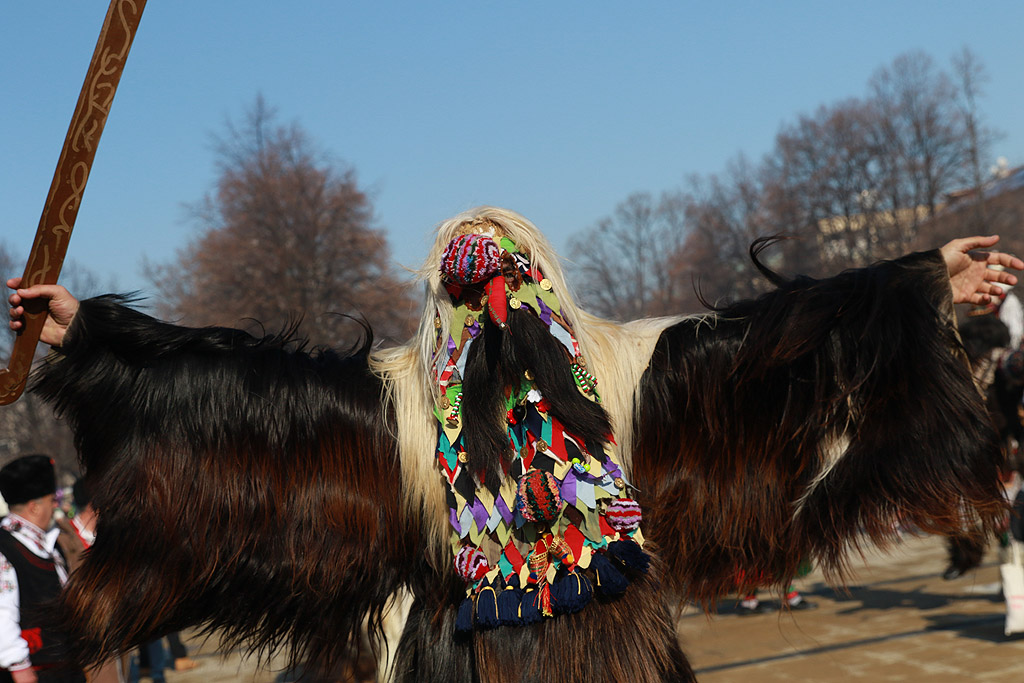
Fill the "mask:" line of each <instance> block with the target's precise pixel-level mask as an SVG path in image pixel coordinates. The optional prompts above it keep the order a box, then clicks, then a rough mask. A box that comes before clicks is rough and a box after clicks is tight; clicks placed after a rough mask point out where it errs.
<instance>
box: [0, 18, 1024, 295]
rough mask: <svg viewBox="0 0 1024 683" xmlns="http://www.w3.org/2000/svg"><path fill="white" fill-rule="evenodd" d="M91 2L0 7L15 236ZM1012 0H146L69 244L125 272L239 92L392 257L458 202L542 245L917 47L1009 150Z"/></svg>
mask: <svg viewBox="0 0 1024 683" xmlns="http://www.w3.org/2000/svg"><path fill="white" fill-rule="evenodd" d="M106 6H107V3H106V2H105V1H104V0H60V1H58V0H33V2H7V3H4V7H3V10H2V14H0V17H2V19H0V21H2V24H0V38H2V39H0V85H2V90H3V97H2V98H0V122H2V123H3V125H2V126H0V203H2V206H3V218H2V221H0V239H2V240H4V241H5V242H6V243H7V244H8V246H9V247H12V248H13V249H14V250H15V251H16V252H17V253H18V254H19V256H21V255H23V254H27V251H28V248H29V246H30V244H31V238H32V236H33V234H34V231H35V228H36V225H37V223H38V221H39V214H40V211H41V209H42V202H43V200H44V198H45V195H46V191H47V189H48V188H49V184H50V179H51V176H52V173H53V168H54V164H55V163H56V160H57V157H58V154H59V152H60V146H61V144H62V143H63V140H64V135H65V132H66V130H67V124H68V121H69V119H70V116H71V110H72V107H73V106H74V103H75V100H76V99H77V96H78V90H79V88H80V87H81V83H82V79H83V77H84V75H85V69H86V67H87V65H88V61H89V57H90V56H91V54H92V50H93V47H94V45H95V40H96V36H97V34H98V31H99V27H100V23H101V22H102V19H103V15H104V13H105V11H106ZM1022 30H1024V3H1021V2H1011V1H1009V0H1003V1H995V2H986V3H965V2H962V1H960V2H948V1H941V0H932V1H929V2H924V1H917V2H907V1H904V2H900V1H894V0H885V1H875V0H870V1H862V2H848V1H847V2H836V1H825V0H819V1H817V2H765V1H761V2H714V3H712V2H703V3H694V2H681V1H680V2H636V3H625V2H601V1H595V0H591V1H589V2H575V1H574V2H551V1H550V0H548V2H505V3H496V2H486V1H481V0H477V1H475V2H439V3H411V2H410V3H396V2H388V1H387V0H381V1H378V2H374V3H353V2H341V1H338V0H334V1H319V0H308V1H306V2H301V3H296V2H274V3H269V2H257V1H253V0H247V1H244V2H243V1H241V0H216V1H211V0H203V1H200V0H173V1H169V0H151V2H150V3H149V6H148V7H147V9H146V12H145V16H144V17H143V20H142V27H141V29H140V31H139V34H138V37H137V38H136V42H135V46H134V47H133V50H132V54H131V57H130V58H129V61H128V67H127V70H126V72H125V75H124V77H123V78H122V81H121V87H120V90H119V91H118V95H117V99H116V101H115V102H114V107H113V112H112V114H111V116H110V119H109V121H108V123H107V128H106V131H105V133H104V136H103V140H102V142H101V145H100V148H99V152H98V154H97V158H96V161H95V164H94V166H93V171H92V176H91V178H90V181H89V187H88V190H87V191H86V194H85V199H84V204H83V206H82V209H81V211H80V213H79V217H78V224H77V226H76V229H75V234H74V236H73V238H72V240H71V247H70V251H69V258H70V259H72V260H74V261H76V262H78V263H80V264H82V265H83V266H85V267H87V268H90V269H92V270H94V271H96V272H97V273H99V274H100V275H101V276H102V277H103V278H104V279H106V280H108V281H109V280H110V279H111V278H113V279H114V280H116V283H117V286H118V287H119V288H120V289H122V290H129V289H142V290H147V289H148V283H147V282H146V280H145V279H144V278H143V277H142V275H141V271H140V262H141V260H142V259H143V258H144V257H145V258H148V259H149V260H151V261H154V262H164V261H167V260H170V259H172V258H173V257H174V253H175V249H177V248H180V247H182V246H184V245H185V244H186V243H187V241H188V240H189V238H190V237H192V236H194V235H195V230H196V228H195V226H194V225H193V224H192V223H190V222H189V221H188V220H187V214H186V212H185V210H184V209H183V204H185V203H188V202H194V201H196V200H198V199H200V198H201V197H202V196H203V194H204V192H206V191H207V190H208V189H209V188H210V187H211V184H212V182H213V180H214V165H213V160H214V155H213V152H212V150H211V146H210V138H211V135H212V134H215V133H218V132H220V131H222V130H223V129H224V122H225V121H226V120H228V119H229V118H231V119H235V120H238V119H240V118H241V116H242V115H243V113H244V112H245V110H246V109H247V108H248V107H249V106H250V105H251V104H252V102H253V101H254V99H255V97H256V96H257V94H259V93H262V94H263V96H264V97H265V99H266V100H267V102H268V103H269V104H270V105H271V106H273V107H275V108H276V109H277V111H278V113H279V116H280V120H281V121H283V122H289V121H296V122H298V123H299V124H300V125H301V126H302V127H303V128H305V129H306V131H307V132H308V133H309V135H310V136H311V138H312V139H313V141H314V142H315V143H316V144H317V145H318V146H319V147H321V148H323V149H326V150H328V151H329V152H330V153H331V154H332V155H333V156H334V158H336V159H337V160H339V161H340V162H343V163H345V164H347V165H349V166H351V167H352V168H353V169H354V170H355V171H356V173H357V176H358V178H359V182H360V184H361V186H362V187H363V188H365V189H366V190H368V191H369V192H370V194H371V196H372V197H373V201H374V206H375V208H376V213H377V224H378V226H379V227H381V228H383V229H385V230H386V231H387V234H388V236H389V238H390V240H391V244H392V249H393V253H394V256H395V259H396V261H398V262H400V263H404V264H408V265H412V266H418V265H419V263H420V261H421V259H422V256H423V254H424V252H425V249H426V245H427V243H428V237H429V233H430V230H431V228H432V227H433V226H434V225H436V224H437V223H438V222H440V221H441V220H443V219H445V218H447V217H449V216H451V215H453V214H455V213H457V212H459V211H461V210H463V209H465V208H468V207H471V206H475V205H477V204H483V203H488V204H497V205H500V206H506V207H508V208H512V209H515V210H517V211H520V212H521V213H523V214H525V215H526V216H527V217H529V218H531V219H532V220H533V221H534V222H535V223H537V224H538V225H539V226H540V227H541V228H542V229H543V230H544V231H545V232H547V233H548V235H549V236H550V237H551V238H552V240H553V242H554V243H555V245H556V247H558V248H560V249H561V250H562V251H563V252H564V251H565V250H566V245H567V241H568V238H569V236H571V235H572V234H575V233H578V232H580V231H582V230H585V229H587V228H589V227H592V226H593V225H594V224H595V223H596V221H597V220H598V219H600V218H601V217H603V216H606V215H608V214H609V213H610V212H611V211H612V210H613V209H614V207H615V205H616V204H617V203H619V202H620V201H622V200H623V199H625V198H626V197H627V196H628V195H629V194H630V193H632V192H635V191H650V192H653V193H660V192H661V191H663V190H666V189H673V188H676V187H679V186H681V184H682V183H683V181H684V179H685V178H686V176H688V175H689V174H693V173H697V174H708V173H716V172H720V171H721V170H722V169H723V168H724V167H725V165H726V163H727V162H728V161H729V160H730V159H732V158H734V157H735V156H736V155H737V154H738V153H740V152H743V153H744V154H746V155H748V156H749V157H751V158H752V159H758V158H760V157H761V155H763V154H764V153H766V152H767V151H768V150H769V149H770V148H771V146H772V144H773V139H774V136H775V133H776V132H777V131H778V129H779V126H780V125H781V124H783V123H787V122H791V121H793V120H794V119H795V117H796V116H797V115H799V114H801V113H809V112H811V111H813V110H814V109H815V108H816V107H818V106H819V105H821V104H827V103H833V102H835V101H837V100H839V99H842V98H846V97H851V96H861V95H863V94H864V93H865V92H866V88H867V82H868V79H869V78H870V76H871V74H872V73H873V72H874V71H875V70H876V69H877V68H878V67H880V66H883V65H886V64H889V63H890V62H891V61H892V59H893V58H894V57H896V56H897V55H899V54H901V53H903V52H907V51H909V50H915V49H921V50H924V51H926V52H927V53H929V54H930V55H931V56H932V57H934V58H935V59H936V61H937V62H938V63H939V64H940V65H941V66H943V67H945V66H948V63H949V58H950V57H951V56H952V54H953V53H954V52H955V51H958V50H959V49H960V48H961V47H962V46H964V45H966V46H968V47H970V48H971V49H972V50H973V51H974V52H975V53H976V54H977V55H978V56H979V57H980V58H981V60H982V62H983V63H984V64H985V66H986V68H987V69H988V72H989V74H990V76H991V80H990V82H989V83H988V84H987V86H986V89H987V94H986V97H985V98H984V99H983V101H982V103H981V104H982V108H983V112H984V114H985V115H986V117H987V123H988V124H989V125H992V126H994V127H996V128H998V129H1001V130H1002V131H1003V132H1004V133H1005V137H1004V138H1003V139H1002V141H1001V142H1000V144H999V145H998V147H997V149H996V150H995V152H996V155H999V156H1005V157H1007V158H1008V159H1009V161H1010V163H1011V164H1013V165H1019V164H1024V130H1022V129H1021V123H1020V121H1021V116H1020V112H1022V111H1024V87H1022V86H1024V78H1022V73H1024V69H1022V67H1024V57H1022V56H1021V52H1020V43H1021V35H1022V32H1024V31H1022Z"/></svg>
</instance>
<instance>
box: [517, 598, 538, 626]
mask: <svg viewBox="0 0 1024 683" xmlns="http://www.w3.org/2000/svg"><path fill="white" fill-rule="evenodd" d="M519 616H520V618H521V619H522V620H523V624H537V623H540V622H541V621H542V620H543V619H544V615H542V614H541V613H540V606H539V605H538V604H537V591H536V590H531V591H526V593H524V594H523V601H522V603H520V607H519Z"/></svg>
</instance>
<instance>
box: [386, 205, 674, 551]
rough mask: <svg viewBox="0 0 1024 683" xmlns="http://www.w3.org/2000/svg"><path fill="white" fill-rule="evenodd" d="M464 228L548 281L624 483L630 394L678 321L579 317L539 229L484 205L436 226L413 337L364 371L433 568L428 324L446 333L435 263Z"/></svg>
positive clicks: (437, 522) (438, 497)
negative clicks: (390, 434) (378, 389)
mask: <svg viewBox="0 0 1024 683" xmlns="http://www.w3.org/2000/svg"><path fill="white" fill-rule="evenodd" d="M467 226H469V227H471V228H473V230H474V231H475V232H480V233H483V234H486V231H487V229H488V228H493V229H494V232H495V233H499V234H498V235H496V236H500V234H503V235H504V236H507V237H508V238H509V239H511V240H512V241H513V242H515V243H516V246H517V247H518V248H519V250H520V251H521V252H523V253H524V254H528V255H529V258H530V261H531V262H532V263H533V265H534V266H536V267H538V268H539V269H540V271H541V272H542V273H544V276H545V277H546V278H547V279H548V280H550V281H551V284H552V289H553V291H554V292H555V294H556V295H557V296H558V300H559V302H560V303H561V306H562V314H563V316H565V317H566V318H567V319H568V320H569V321H570V323H571V324H572V326H573V330H574V332H575V334H576V339H577V341H578V342H579V344H580V348H581V350H582V352H583V355H584V356H585V357H586V358H587V361H588V369H589V370H590V371H591V372H592V373H593V374H594V375H595V376H596V377H597V378H598V382H599V385H598V391H599V393H600V394H601V397H602V401H603V405H604V408H605V410H607V411H608V415H609V417H610V418H611V423H612V428H613V429H614V433H615V440H616V442H617V444H618V457H619V460H620V462H621V463H622V465H623V467H624V468H625V471H626V473H627V476H628V474H629V472H630V470H631V461H632V457H631V455H632V453H631V444H632V426H633V417H634V413H633V411H634V392H635V390H636V387H637V384H638V383H639V381H640V376H641V375H642V374H643V372H644V370H645V369H646V368H647V364H648V362H649V360H650V357H651V353H652V351H653V349H654V344H655V342H656V341H657V340H658V336H659V335H660V334H661V332H662V330H664V329H665V328H666V327H667V326H669V325H671V324H673V323H675V322H677V321H678V320H680V318H657V319H648V320H639V321H635V322H631V323H625V324H620V323H615V322H611V321H608V320H603V319H601V318H598V317H596V316H593V315H590V314H589V313H586V312H584V311H582V310H580V309H579V308H578V307H577V305H576V300H575V297H573V295H572V291H571V290H570V289H569V287H568V284H567V283H566V280H565V276H564V274H563V272H562V267H561V263H560V260H559V258H558V255H557V254H556V253H555V250H554V249H553V248H552V246H551V244H550V243H549V242H548V240H547V239H546V238H545V237H544V235H543V234H541V232H540V230H538V229H537V227H536V226H535V225H534V224H533V223H531V222H530V221H529V220H527V219H526V218H524V217H523V216H521V215H519V214H518V213H515V212H514V211H509V210H507V209H500V208H496V207H491V206H482V207H478V208H476V209H471V210H469V211H466V212H464V213H461V214H459V215H457V216H455V217H453V218H450V219H449V220H447V221H445V222H443V223H441V224H440V225H439V226H438V227H437V234H436V237H435V239H434V244H433V247H432V248H431V250H430V254H429V255H428V256H427V260H426V262H425V263H424V265H423V267H422V268H421V269H420V270H419V271H418V273H417V275H418V278H417V279H418V280H420V281H422V282H423V283H424V285H425V289H426V302H425V305H424V307H423V312H422V315H421V316H420V321H419V326H418V328H417V331H416V335H415V336H414V337H413V338H412V339H411V340H410V341H409V342H408V343H406V344H405V345H403V346H400V347H397V348H393V349H384V350H380V351H377V352H375V353H374V355H373V357H372V358H371V366H372V367H373V369H374V371H375V372H377V373H378V374H379V375H380V376H381V377H382V378H383V379H384V382H385V386H386V387H387V397H386V400H387V401H389V402H390V404H391V405H392V407H393V409H394V414H395V420H396V424H397V428H398V434H397V435H396V436H397V437H398V443H399V451H400V458H401V463H402V483H403V490H404V491H405V497H406V500H405V503H406V506H407V510H408V512H409V513H410V514H414V515H418V514H421V512H422V515H423V518H422V519H423V524H424V528H425V533H426V534H427V535H428V547H429V551H428V556H429V559H430V560H431V562H432V563H433V564H434V567H435V568H436V569H440V568H441V567H443V566H444V565H446V564H447V563H449V562H450V557H449V552H448V550H447V548H448V537H449V528H448V512H447V508H446V504H445V497H444V491H445V487H444V485H442V482H441V481H440V479H441V475H440V473H439V472H438V469H437V464H436V460H435V456H434V452H435V449H436V447H437V421H436V420H435V418H434V415H433V412H432V411H433V405H434V401H435V400H436V395H437V387H436V385H435V383H434V381H433V378H432V372H431V368H432V367H433V354H434V346H435V344H436V340H437V328H436V327H435V323H434V321H435V317H436V318H439V319H440V320H441V326H442V329H448V327H449V325H450V322H451V318H452V314H453V307H452V304H451V299H450V297H449V296H448V292H447V291H446V290H445V288H444V285H443V284H442V282H441V276H440V270H439V264H440V263H441V257H442V255H443V253H444V249H445V247H446V246H447V245H448V243H449V242H450V241H451V240H452V239H453V238H454V237H456V236H457V235H459V234H462V233H464V232H466V229H467Z"/></svg>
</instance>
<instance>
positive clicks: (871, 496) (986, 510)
mask: <svg viewBox="0 0 1024 683" xmlns="http://www.w3.org/2000/svg"><path fill="white" fill-rule="evenodd" d="M775 279H776V281H777V282H778V284H779V288H778V289H777V290H776V291H773V292H771V293H769V294H766V295H764V296H762V297H760V298H758V299H757V300H755V301H748V302H741V303H738V304H735V305H733V306H730V307H728V308H726V309H723V310H720V311H718V312H717V315H716V316H715V317H714V318H712V319H711V321H709V322H703V321H697V320H687V321H684V322H682V323H680V324H678V325H676V326H675V327H673V328H670V329H668V330H666V332H665V333H664V334H663V336H662V338H661V340H660V341H659V343H658V346H657V348H656V350H655V352H654V354H653V357H652V359H651V364H650V367H649V369H648V371H647V373H646V374H645V376H644V378H643V380H642V385H641V389H640V392H639V395H638V401H639V417H638V419H637V422H636V431H635V433H636V435H637V436H636V447H635V455H634V473H633V474H634V480H635V482H636V485H637V486H638V488H639V489H640V491H641V492H642V493H641V503H642V504H643V506H644V511H645V520H644V523H645V527H644V529H645V533H646V534H647V535H648V537H649V538H652V539H654V540H656V541H657V542H658V544H659V545H660V546H661V547H662V549H663V551H664V553H665V559H666V561H667V562H668V564H669V566H670V570H669V571H668V575H669V577H670V578H671V579H672V580H673V581H674V583H675V587H676V588H678V589H679V590H680V591H682V594H683V595H685V596H687V597H689V598H692V599H696V600H700V601H703V602H704V603H705V604H712V603H713V602H714V600H715V599H716V598H718V597H719V596H720V595H722V594H724V593H728V592H730V591H733V590H735V589H736V588H737V587H738V586H739V587H742V586H743V584H746V585H747V586H750V585H751V584H758V583H761V584H768V583H774V582H777V581H782V582H784V581H786V580H788V579H789V578H790V577H792V576H793V575H794V573H795V572H796V569H797V565H798V564H799V563H800V561H801V560H802V559H804V558H813V559H815V560H817V561H819V562H820V563H821V564H822V565H823V566H824V568H825V569H826V570H827V571H829V572H832V573H833V575H834V576H836V577H837V578H841V575H842V568H843V566H844V565H843V562H844V557H845V556H846V551H847V549H848V548H849V547H850V546H851V545H857V543H858V538H859V534H860V533H861V531H862V530H864V531H866V532H867V534H868V535H869V536H870V537H871V538H872V540H874V541H877V542H884V541H885V540H887V539H889V538H891V535H892V532H893V528H894V527H893V523H894V522H895V521H896V520H898V519H902V520H904V521H906V522H908V523H910V524H916V525H917V526H918V527H920V528H921V529H923V530H926V531H932V532H937V533H945V534H954V533H958V531H959V530H961V529H964V528H967V527H970V526H974V525H975V524H980V525H983V526H987V527H989V528H991V526H992V525H993V524H994V523H995V522H996V520H997V518H998V517H999V515H1000V514H1001V513H1002V512H1003V510H1004V504H1003V502H1002V498H1001V494H1000V487H999V479H998V466H999V460H1000V456H999V448H998V444H997V442H996V439H995V435H994V433H993V430H992V429H991V425H990V423H989V420H988V417H987V415H986V413H985V407H984V404H983V403H982V401H981V400H980V397H979V396H978V393H977V391H976V390H975V388H974V386H973V384H972V382H971V378H970V373H969V370H968V368H967V365H966V363H965V362H964V354H963V349H962V348H961V347H960V344H959V343H958V341H957V338H956V335H955V334H954V331H953V328H952V327H951V325H950V324H949V315H950V314H951V313H952V306H951V302H950V293H949V282H948V276H947V274H946V269H945V266H944V263H943V261H942V258H941V255H939V254H938V253H937V252H932V253H928V254H919V255H912V256H909V257H905V258H903V259H900V260H898V261H892V262H884V263H880V264H878V265H876V266H874V267H873V268H869V269H863V270H856V271H849V272H846V273H843V274H841V275H840V276H838V277H835V278H830V279H828V280H822V281H816V280H811V279H807V278H801V279H797V280H793V281H784V280H782V279H781V278H779V277H778V276H775ZM840 437H842V438H844V439H848V445H846V446H845V448H844V449H843V454H842V457H841V458H840V459H839V461H838V464H836V465H835V466H834V467H833V468H832V470H831V471H830V472H828V474H827V475H826V476H824V479H823V480H822V481H821V482H820V483H818V484H817V485H815V486H814V487H813V488H812V489H811V491H810V494H809V495H806V499H805V500H803V501H802V502H801V498H802V497H803V496H805V494H806V493H807V491H808V486H809V485H810V484H811V483H812V482H813V481H814V479H815V478H816V477H818V476H819V475H821V473H822V468H823V466H824V465H825V454H824V453H823V446H824V445H825V444H828V443H829V442H835V441H836V440H837V439H838V438H840ZM755 520H756V522H755Z"/></svg>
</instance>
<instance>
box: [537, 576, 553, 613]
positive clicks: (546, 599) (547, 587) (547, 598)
mask: <svg viewBox="0 0 1024 683" xmlns="http://www.w3.org/2000/svg"><path fill="white" fill-rule="evenodd" d="M537 607H538V608H539V609H540V613H541V614H543V615H544V616H546V617H553V616H555V613H554V611H553V610H552V609H551V584H550V583H548V582H547V581H544V582H542V583H541V587H540V590H538V591H537Z"/></svg>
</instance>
